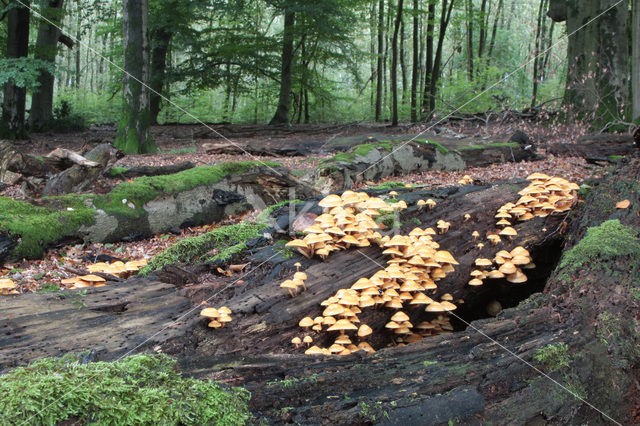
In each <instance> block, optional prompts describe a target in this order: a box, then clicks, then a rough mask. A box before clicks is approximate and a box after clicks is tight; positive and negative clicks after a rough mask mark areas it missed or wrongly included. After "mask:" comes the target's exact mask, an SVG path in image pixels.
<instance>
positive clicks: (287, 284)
mask: <svg viewBox="0 0 640 426" xmlns="http://www.w3.org/2000/svg"><path fill="white" fill-rule="evenodd" d="M280 287H281V288H286V289H287V290H288V291H289V294H290V295H291V297H295V296H296V294H297V291H298V285H297V284H296V283H295V282H293V280H285V281H283V282H282V284H280Z"/></svg>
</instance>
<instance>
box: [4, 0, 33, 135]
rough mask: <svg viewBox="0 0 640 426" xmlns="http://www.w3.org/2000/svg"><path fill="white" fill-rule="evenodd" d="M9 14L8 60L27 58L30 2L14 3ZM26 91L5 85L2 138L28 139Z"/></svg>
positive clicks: (25, 0) (12, 85) (13, 85)
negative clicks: (25, 119) (25, 118)
mask: <svg viewBox="0 0 640 426" xmlns="http://www.w3.org/2000/svg"><path fill="white" fill-rule="evenodd" d="M13 3H14V5H12V6H15V7H11V8H10V9H9V11H8V12H7V58H26V57H27V55H28V54H29V9H28V7H29V3H30V1H29V0H23V3H24V4H25V5H26V6H27V7H24V6H22V5H20V4H17V3H15V2H13ZM25 102H26V89H25V88H24V87H18V86H17V85H16V84H15V82H13V81H9V82H7V83H5V85H4V97H3V101H2V122H1V123H0V136H1V137H2V138H5V139H21V138H24V137H26V133H27V131H26V128H25V123H24V117H25Z"/></svg>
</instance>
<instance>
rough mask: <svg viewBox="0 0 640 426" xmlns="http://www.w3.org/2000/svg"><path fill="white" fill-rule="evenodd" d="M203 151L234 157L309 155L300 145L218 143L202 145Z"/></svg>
mask: <svg viewBox="0 0 640 426" xmlns="http://www.w3.org/2000/svg"><path fill="white" fill-rule="evenodd" d="M202 149H203V150H204V151H205V152H206V153H207V154H233V155H245V154H251V155H258V156H265V157H292V156H302V155H307V154H308V152H309V151H308V150H307V149H304V148H303V147H301V146H300V145H296V146H266V145H265V144H264V143H260V144H259V145H257V144H256V145H254V144H251V143H249V144H246V145H239V144H237V143H229V142H218V143H205V144H202Z"/></svg>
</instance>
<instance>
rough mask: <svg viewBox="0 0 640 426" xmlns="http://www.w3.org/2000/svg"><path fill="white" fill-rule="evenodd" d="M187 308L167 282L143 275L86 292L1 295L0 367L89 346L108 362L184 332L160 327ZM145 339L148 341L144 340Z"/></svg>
mask: <svg viewBox="0 0 640 426" xmlns="http://www.w3.org/2000/svg"><path fill="white" fill-rule="evenodd" d="M189 307H190V304H189V300H188V299H186V298H184V297H182V296H180V295H178V294H177V293H176V290H175V288H174V287H173V286H172V285H170V284H165V283H161V282H157V281H149V280H144V279H131V280H128V281H127V282H125V283H118V284H115V283H111V284H110V285H107V286H104V287H97V288H91V289H87V290H65V291H60V292H56V293H43V294H23V295H19V296H2V297H1V298H0V318H2V320H0V331H1V333H0V370H3V369H5V368H7V367H11V366H14V365H18V364H24V363H25V362H28V361H29V360H35V359H38V358H42V357H46V356H60V355H62V354H64V353H67V352H80V351H84V350H92V351H95V352H96V355H97V357H98V358H99V359H104V360H110V359H115V358H117V357H119V356H122V355H124V354H125V353H127V352H129V351H134V352H135V349H136V347H137V346H138V345H141V344H144V345H145V347H147V346H153V345H156V344H158V343H160V342H162V341H164V340H166V339H168V338H171V337H175V336H178V335H181V334H183V333H184V332H185V330H186V329H187V327H188V325H187V323H177V324H173V325H172V326H171V327H169V328H166V329H163V328H164V327H165V326H166V325H168V324H170V323H171V322H172V321H173V320H175V319H176V318H178V316H179V315H180V314H181V313H184V312H186V311H187V310H188V309H189ZM147 339H150V340H148V341H147Z"/></svg>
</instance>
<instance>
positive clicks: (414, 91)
mask: <svg viewBox="0 0 640 426" xmlns="http://www.w3.org/2000/svg"><path fill="white" fill-rule="evenodd" d="M419 10H420V9H419V8H418V0H413V45H412V47H413V49H412V60H413V63H412V66H411V121H412V122H413V123H415V122H416V121H418V99H417V98H418V80H419V77H418V65H419V63H420V57H419V56H418V49H419V45H420V32H419V27H418V22H419V21H418V11H419Z"/></svg>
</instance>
